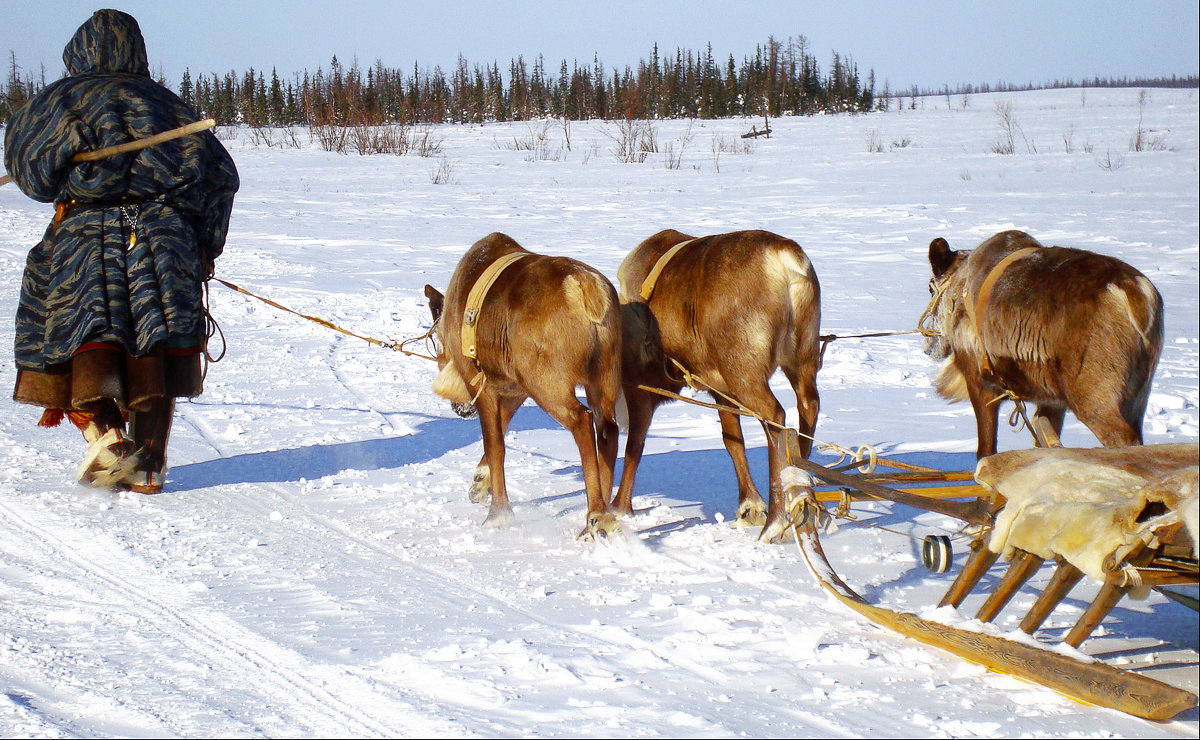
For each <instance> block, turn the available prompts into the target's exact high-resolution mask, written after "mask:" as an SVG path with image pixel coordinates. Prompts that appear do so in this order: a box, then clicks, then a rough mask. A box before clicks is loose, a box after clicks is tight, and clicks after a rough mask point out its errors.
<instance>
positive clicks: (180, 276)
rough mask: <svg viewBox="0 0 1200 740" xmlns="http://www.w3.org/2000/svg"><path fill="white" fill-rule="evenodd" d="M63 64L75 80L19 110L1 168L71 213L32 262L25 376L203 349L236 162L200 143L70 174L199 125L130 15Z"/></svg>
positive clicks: (212, 140) (167, 146)
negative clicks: (87, 357)
mask: <svg viewBox="0 0 1200 740" xmlns="http://www.w3.org/2000/svg"><path fill="white" fill-rule="evenodd" d="M63 61H64V62H65V63H66V65H67V69H68V72H69V73H70V76H68V77H65V78H63V79H62V80H59V81H57V82H55V83H53V84H51V85H49V86H47V87H46V88H45V89H44V90H43V91H42V92H41V93H40V94H39V95H37V96H36V97H34V98H33V99H32V100H31V101H30V102H29V103H28V104H27V105H26V106H25V107H24V108H22V109H21V110H20V111H18V112H17V113H16V114H15V115H14V116H13V117H12V119H11V121H10V122H9V126H8V130H7V133H6V136H5V162H4V163H5V167H6V169H7V170H8V172H9V173H10V174H11V175H12V177H13V181H14V182H15V183H16V184H17V185H18V186H19V187H20V188H21V190H22V191H23V192H24V193H25V194H26V195H28V196H29V197H31V198H33V199H35V200H38V201H42V202H47V203H50V202H53V203H56V204H68V205H67V207H66V209H65V216H64V217H63V218H62V219H61V221H59V222H58V223H57V224H51V226H50V227H49V228H48V229H47V230H46V233H45V234H44V236H43V238H42V241H41V242H39V243H38V244H37V245H36V246H34V247H33V249H32V250H31V251H30V252H29V256H28V259H27V261H26V268H25V274H24V278H23V281H22V287H21V301H20V305H19V306H18V309H17V317H16V346H15V353H16V362H17V367H19V368H22V369H28V370H38V371H45V370H46V368H47V367H48V366H50V365H55V364H59V363H63V362H66V361H68V360H69V359H70V358H71V356H72V354H74V353H75V351H76V350H78V349H79V348H80V347H81V346H82V345H84V344H85V343H90V342H113V343H116V344H118V345H121V346H123V347H124V348H125V350H126V351H127V352H129V353H130V354H132V355H135V356H140V355H144V354H145V353H146V352H148V351H149V350H150V349H151V348H152V347H153V346H154V345H156V344H158V343H160V342H162V343H169V344H171V345H172V346H188V345H191V346H195V344H196V337H197V336H198V333H199V331H200V330H201V319H202V303H201V299H202V290H203V282H204V279H205V277H206V276H207V272H208V270H209V269H211V265H212V262H213V261H214V260H215V259H216V258H217V257H218V256H219V255H220V254H221V252H222V251H223V249H224V246H225V237H226V233H227V231H228V227H229V216H230V213H231V211H232V208H233V197H234V194H235V193H236V192H237V189H238V186H239V181H238V175H237V169H236V167H235V166H234V163H233V159H232V158H231V157H230V156H229V153H228V152H227V151H226V150H225V148H224V147H223V146H222V145H221V143H220V142H219V141H217V139H216V137H214V136H213V135H212V133H211V132H205V133H202V134H198V135H193V136H185V137H183V138H180V139H175V140H174V141H170V142H166V143H164V144H161V145H158V146H153V147H149V148H146V149H142V150H140V151H137V152H130V153H127V154H121V155H118V156H115V157H110V158H108V159H103V160H100V161H97V162H89V163H80V164H73V163H72V162H71V158H72V157H73V156H74V155H75V154H76V153H78V152H82V151H87V150H92V149H98V148H101V147H106V146H112V145H115V144H122V143H125V142H127V141H129V140H130V139H131V138H144V137H147V136H152V135H154V134H157V133H160V132H163V131H167V130H170V129H174V128H177V127H179V126H182V125H184V124H187V123H190V122H192V121H194V120H196V119H197V118H199V116H197V115H196V114H195V112H194V111H192V110H191V109H190V107H189V106H188V105H187V104H186V103H184V102H183V101H182V100H181V99H180V98H179V97H178V96H176V95H175V94H174V93H172V92H171V91H170V90H168V89H166V88H164V87H162V86H160V85H158V84H157V83H155V82H154V81H153V80H152V79H151V78H150V76H149V74H148V72H147V69H148V65H147V61H146V49H145V43H144V42H143V40H142V36H141V31H140V30H139V29H138V26H137V22H136V21H135V20H134V19H133V18H132V17H131V16H129V15H127V14H125V13H121V12H120V11H115V10H101V11H97V12H96V13H95V14H94V15H93V16H92V17H91V18H90V19H89V20H88V21H87V22H86V23H84V24H83V26H81V27H80V29H79V30H78V31H77V32H76V34H75V36H74V37H73V38H72V39H71V41H70V43H69V44H68V45H67V48H66V50H65V51H64V53H63ZM122 205H124V206H125V207H124V209H122V208H121V206H122ZM122 210H124V212H122ZM131 236H132V237H134V238H133V239H132V240H131Z"/></svg>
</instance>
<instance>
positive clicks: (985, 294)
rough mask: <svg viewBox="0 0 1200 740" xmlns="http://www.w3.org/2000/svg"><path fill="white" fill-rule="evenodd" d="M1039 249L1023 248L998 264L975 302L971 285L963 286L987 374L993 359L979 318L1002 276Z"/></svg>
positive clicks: (964, 299) (964, 297)
mask: <svg viewBox="0 0 1200 740" xmlns="http://www.w3.org/2000/svg"><path fill="white" fill-rule="evenodd" d="M1038 249H1039V248H1038V247H1022V248H1021V249H1018V250H1017V251H1015V252H1012V253H1011V254H1009V255H1008V256H1006V257H1005V258H1004V259H1002V260H1000V261H999V262H997V263H996V266H995V267H993V268H992V270H991V272H989V273H988V274H987V277H985V278H984V279H983V284H982V285H980V286H979V295H977V296H975V300H974V301H972V300H971V296H970V290H971V286H970V284H966V285H964V286H963V302H964V303H965V304H966V307H967V315H968V316H969V317H970V319H971V325H972V326H973V327H975V335H976V336H978V337H979V343H980V344H981V345H983V368H982V370H983V371H984V372H985V373H987V372H991V369H992V358H991V354H990V353H989V352H988V351H987V345H986V344H985V343H984V341H983V330H982V328H981V327H980V326H979V317H980V316H981V315H983V310H984V308H985V307H986V306H987V302H988V300H989V299H990V298H991V297H992V288H994V287H995V286H996V282H997V281H998V280H1000V276H1001V275H1003V274H1004V271H1005V270H1007V269H1008V267H1009V265H1011V264H1012V263H1014V262H1016V261H1017V260H1019V259H1021V258H1022V257H1025V256H1026V255H1028V254H1031V253H1033V252H1036V251H1038Z"/></svg>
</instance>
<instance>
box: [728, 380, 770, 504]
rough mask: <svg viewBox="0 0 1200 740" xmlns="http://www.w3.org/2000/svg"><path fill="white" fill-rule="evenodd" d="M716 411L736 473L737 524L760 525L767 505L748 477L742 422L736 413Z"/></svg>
mask: <svg viewBox="0 0 1200 740" xmlns="http://www.w3.org/2000/svg"><path fill="white" fill-rule="evenodd" d="M718 400H722V399H719V398H718ZM717 413H718V414H719V415H720V417H721V440H722V441H723V442H724V443H725V451H726V452H728V453H729V457H730V459H732V460H733V470H734V472H735V473H736V474H737V481H738V507H737V521H738V524H743V525H746V526H761V525H763V524H765V523H766V521H767V516H766V511H767V506H766V503H764V502H763V499H762V496H761V495H760V494H759V493H758V489H757V488H755V486H754V480H753V479H752V478H751V477H750V463H749V462H747V460H746V441H745V439H744V438H743V437H742V422H741V420H740V419H739V418H738V415H737V414H734V413H731V412H728V411H719V412H717Z"/></svg>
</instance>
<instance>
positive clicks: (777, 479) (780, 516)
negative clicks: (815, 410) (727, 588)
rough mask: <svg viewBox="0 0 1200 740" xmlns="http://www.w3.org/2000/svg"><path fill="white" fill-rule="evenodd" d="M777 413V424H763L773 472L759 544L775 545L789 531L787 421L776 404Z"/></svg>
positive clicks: (780, 407)
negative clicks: (785, 484)
mask: <svg viewBox="0 0 1200 740" xmlns="http://www.w3.org/2000/svg"><path fill="white" fill-rule="evenodd" d="M776 406H777V412H776V414H775V420H774V421H775V424H777V425H778V426H772V425H770V424H763V430H764V431H766V433H767V454H768V455H769V458H768V459H769V461H770V471H771V490H770V500H769V502H768V505H767V518H766V523H765V524H764V525H763V528H762V531H761V532H759V533H758V541H759V542H767V543H775V542H780V541H782V539H783V535H784V532H786V531H787V525H788V519H787V506H786V504H785V502H784V500H783V468H784V466H785V465H786V455H787V449H786V444H787V443H786V440H785V438H784V435H783V430H782V428H781V427H783V423H784V420H785V417H784V412H783V407H782V406H779V404H778V403H776Z"/></svg>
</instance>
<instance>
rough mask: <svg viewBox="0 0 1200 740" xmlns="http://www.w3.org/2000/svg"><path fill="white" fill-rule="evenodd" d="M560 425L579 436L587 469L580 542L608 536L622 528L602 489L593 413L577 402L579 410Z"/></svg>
mask: <svg viewBox="0 0 1200 740" xmlns="http://www.w3.org/2000/svg"><path fill="white" fill-rule="evenodd" d="M560 423H561V424H562V425H563V426H564V427H566V428H567V429H569V430H570V432H571V435H572V436H573V437H575V446H576V447H578V448H579V462H580V465H581V466H582V468H583V486H584V489H585V490H586V491H587V507H588V510H587V523H586V524H585V525H584V527H583V530H582V531H580V533H579V539H581V540H592V539H595V537H596V535H597V534H599V535H601V536H605V535H606V534H607V533H608V532H611V531H613V529H614V528H619V525H618V524H617V523H616V519H615V518H614V517H613V516H612V514H609V513H608V497H607V495H605V493H604V492H603V491H602V490H601V488H600V464H599V461H598V460H597V455H596V433H595V430H594V429H593V427H592V419H591V412H590V411H588V410H587V409H586V408H584V407H583V406H582V405H580V404H579V403H578V402H577V403H576V407H575V408H574V409H572V410H570V411H569V412H568V413H567V414H565V415H564V418H563V419H561V420H560Z"/></svg>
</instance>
